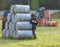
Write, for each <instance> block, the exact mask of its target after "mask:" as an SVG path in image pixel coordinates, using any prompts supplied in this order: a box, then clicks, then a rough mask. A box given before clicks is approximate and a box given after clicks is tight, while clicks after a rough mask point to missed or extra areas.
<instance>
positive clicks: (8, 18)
mask: <svg viewBox="0 0 60 47" xmlns="http://www.w3.org/2000/svg"><path fill="white" fill-rule="evenodd" d="M11 15H12V14H11V13H9V14H8V16H7V22H10V20H11Z"/></svg>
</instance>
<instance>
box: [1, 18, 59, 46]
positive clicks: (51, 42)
mask: <svg viewBox="0 0 60 47" xmlns="http://www.w3.org/2000/svg"><path fill="white" fill-rule="evenodd" d="M52 20H56V21H58V22H59V24H58V27H37V29H36V34H37V39H36V40H34V39H25V40H17V39H7V38H2V37H1V36H2V31H1V25H2V23H1V20H0V46H1V47H60V19H52Z"/></svg>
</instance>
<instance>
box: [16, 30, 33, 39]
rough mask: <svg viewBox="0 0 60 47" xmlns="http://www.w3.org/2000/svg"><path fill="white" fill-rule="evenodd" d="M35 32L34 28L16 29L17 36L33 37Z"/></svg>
mask: <svg viewBox="0 0 60 47" xmlns="http://www.w3.org/2000/svg"><path fill="white" fill-rule="evenodd" d="M32 36H33V33H32V30H17V31H16V38H21V39H23V38H32Z"/></svg>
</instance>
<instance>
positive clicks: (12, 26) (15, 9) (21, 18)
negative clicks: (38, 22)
mask: <svg viewBox="0 0 60 47" xmlns="http://www.w3.org/2000/svg"><path fill="white" fill-rule="evenodd" d="M10 11H11V13H9V14H8V16H7V22H6V25H5V26H6V27H5V29H4V33H3V34H5V35H3V36H4V37H8V38H10V37H12V38H32V35H33V34H32V24H31V23H30V20H31V14H30V7H29V6H28V5H12V6H11V9H10Z"/></svg>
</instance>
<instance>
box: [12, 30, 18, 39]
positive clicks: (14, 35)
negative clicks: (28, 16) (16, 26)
mask: <svg viewBox="0 0 60 47" xmlns="http://www.w3.org/2000/svg"><path fill="white" fill-rule="evenodd" d="M13 38H17V37H16V30H14V31H13Z"/></svg>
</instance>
